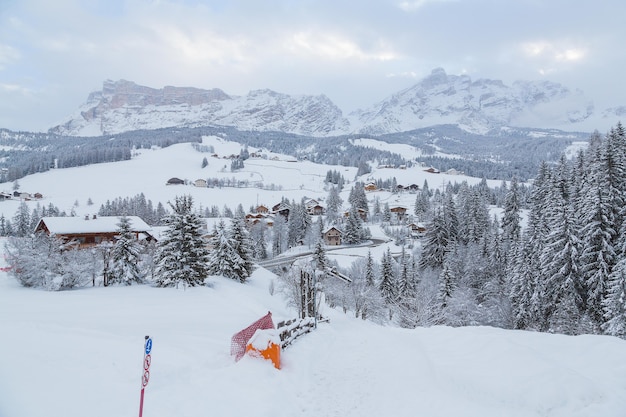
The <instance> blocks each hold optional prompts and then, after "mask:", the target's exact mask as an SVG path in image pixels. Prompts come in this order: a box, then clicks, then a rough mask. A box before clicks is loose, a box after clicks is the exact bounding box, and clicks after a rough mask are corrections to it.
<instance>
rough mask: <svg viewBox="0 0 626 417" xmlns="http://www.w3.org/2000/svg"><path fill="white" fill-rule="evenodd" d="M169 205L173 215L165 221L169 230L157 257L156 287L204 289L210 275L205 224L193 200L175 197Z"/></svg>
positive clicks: (160, 245)
mask: <svg viewBox="0 0 626 417" xmlns="http://www.w3.org/2000/svg"><path fill="white" fill-rule="evenodd" d="M169 205H170V207H171V208H172V210H173V213H172V214H170V215H169V216H167V218H166V219H165V224H166V225H167V229H166V230H165V232H164V234H163V238H162V239H161V240H160V241H159V243H158V248H157V253H156V255H155V256H156V260H155V264H156V269H155V276H156V284H157V286H159V287H174V286H177V285H178V284H184V285H189V286H192V287H193V286H198V285H203V284H204V280H205V278H206V277H207V275H208V274H209V273H208V272H209V271H208V265H207V262H208V259H209V252H208V249H207V246H206V244H205V242H204V240H203V239H202V221H201V219H200V218H199V217H198V216H197V215H196V214H195V213H194V212H193V211H192V206H193V200H192V198H191V196H182V197H176V198H175V200H174V203H173V204H172V203H169Z"/></svg>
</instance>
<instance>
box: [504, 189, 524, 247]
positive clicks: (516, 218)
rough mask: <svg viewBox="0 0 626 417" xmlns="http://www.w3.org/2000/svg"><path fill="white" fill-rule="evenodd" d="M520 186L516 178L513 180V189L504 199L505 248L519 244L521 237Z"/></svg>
mask: <svg viewBox="0 0 626 417" xmlns="http://www.w3.org/2000/svg"><path fill="white" fill-rule="evenodd" d="M520 209H521V207H520V196H519V184H518V181H517V178H516V177H513V180H511V188H510V189H509V191H508V192H507V193H506V196H505V197H504V215H503V216H502V231H503V234H502V238H503V241H504V244H505V248H506V249H507V250H508V248H510V247H511V246H513V245H515V244H517V242H518V241H519V239H520V236H521V230H522V227H521V224H520V223H521V216H520V214H519V213H520Z"/></svg>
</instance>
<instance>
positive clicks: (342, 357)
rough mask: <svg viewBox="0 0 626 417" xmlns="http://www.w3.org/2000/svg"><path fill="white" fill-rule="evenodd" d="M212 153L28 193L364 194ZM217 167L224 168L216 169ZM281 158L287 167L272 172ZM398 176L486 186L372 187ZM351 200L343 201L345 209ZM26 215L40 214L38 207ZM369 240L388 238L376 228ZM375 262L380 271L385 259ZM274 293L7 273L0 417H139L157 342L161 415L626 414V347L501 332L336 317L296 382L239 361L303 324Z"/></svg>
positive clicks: (26, 185) (270, 197) (81, 201)
mask: <svg viewBox="0 0 626 417" xmlns="http://www.w3.org/2000/svg"><path fill="white" fill-rule="evenodd" d="M205 144H206V145H214V147H215V152H216V153H217V154H218V155H219V156H220V158H219V159H218V158H213V157H210V156H209V155H208V154H203V153H199V152H197V151H195V150H193V148H192V147H191V145H190V144H180V145H175V146H172V147H170V148H166V149H159V150H146V151H141V152H138V154H137V155H136V156H135V157H133V159H132V160H131V161H125V162H118V163H111V164H98V165H92V166H87V167H80V168H72V169H65V170H53V171H50V172H47V173H42V174H36V175H32V176H28V177H25V178H23V179H21V180H20V185H21V188H20V190H21V191H27V192H35V191H38V192H41V193H43V194H44V199H43V200H41V201H39V204H42V205H43V204H45V205H48V204H49V203H53V204H54V205H56V206H58V207H60V208H61V209H64V210H68V212H69V210H70V209H72V208H73V209H74V210H75V211H76V212H77V215H78V216H82V215H84V214H91V213H95V212H97V209H98V208H99V206H100V204H103V203H104V202H106V200H107V199H111V200H112V199H115V198H117V197H132V196H134V195H135V194H137V193H140V192H144V193H145V195H146V198H148V199H151V200H152V201H153V202H154V204H155V206H156V204H157V202H159V201H160V202H163V203H165V202H167V201H168V200H173V197H174V196H176V195H182V194H191V195H192V196H193V197H194V201H195V203H196V205H202V206H204V207H206V206H208V205H211V204H216V205H218V206H220V207H223V205H225V204H226V205H229V206H230V207H231V208H233V209H234V208H235V206H236V205H237V204H238V203H242V204H243V206H244V208H246V209H247V208H248V207H249V206H250V205H254V204H256V203H257V202H258V203H259V204H265V205H272V204H274V203H277V202H279V201H280V198H281V196H286V197H288V198H289V199H295V200H296V201H299V200H300V198H302V197H303V196H307V197H310V198H320V199H321V200H323V198H324V197H325V196H326V195H327V191H326V190H324V184H323V180H324V177H325V174H326V172H327V171H328V170H330V169H337V170H340V172H342V174H343V175H344V176H345V177H346V179H348V180H350V181H352V180H353V179H354V174H355V172H356V168H346V167H340V166H337V167H331V166H321V165H315V164H312V163H310V162H290V161H292V160H293V158H290V157H286V156H282V155H272V154H269V153H268V155H267V156H268V159H267V160H266V159H251V160H249V161H246V163H245V169H244V171H243V172H240V173H230V172H228V170H227V171H226V172H221V170H222V167H223V166H224V165H228V166H230V161H229V160H224V159H221V156H222V155H228V154H230V153H238V152H239V150H240V146H239V145H237V144H233V143H229V142H225V141H223V140H220V139H218V138H206V139H205ZM250 151H251V152H252V151H253V149H250ZM204 156H208V159H209V166H208V167H207V168H205V169H201V168H200V166H201V160H202V158H203V157H204ZM274 156H276V157H277V159H278V160H271V158H272V157H274ZM174 176H176V177H179V178H183V179H188V180H190V181H193V180H195V179H197V178H206V177H213V176H224V177H228V178H230V177H236V178H240V179H251V180H255V179H259V180H261V181H263V182H265V183H275V184H280V185H281V186H282V187H283V189H282V190H261V189H258V188H253V187H250V188H241V189H239V188H223V189H209V188H198V187H193V186H191V185H181V186H166V185H165V182H166V181H167V180H168V179H169V178H170V177H174ZM392 176H396V178H397V179H398V183H401V184H402V183H416V184H419V185H420V186H421V185H422V183H423V181H424V179H427V180H428V182H429V185H430V187H431V188H436V187H441V186H444V185H445V183H446V182H447V181H462V180H467V181H468V182H469V183H477V182H478V181H480V180H479V179H475V178H468V177H463V176H451V175H450V176H446V175H445V174H430V173H426V172H424V171H423V170H422V169H421V168H413V169H407V170H392V169H374V170H373V172H372V173H371V174H368V177H369V178H383V179H386V178H390V177H392ZM365 179H366V178H362V180H365ZM492 185H499V181H498V182H496V183H495V184H492ZM7 186H8V187H10V185H7ZM350 187H351V184H347V185H346V187H345V189H344V192H343V194H342V197H343V198H344V201H346V200H347V195H348V193H349V190H350ZM7 191H8V190H7ZM373 196H378V197H379V198H380V199H381V203H384V202H388V203H389V204H390V205H394V204H398V205H405V206H407V207H412V204H413V202H414V199H415V195H414V194H406V195H403V194H390V193H387V192H375V193H368V197H369V198H370V199H372V198H373ZM89 198H91V199H92V200H93V202H94V204H93V205H91V206H89V205H87V204H86V201H87V200H88V199H89ZM75 202H78V205H76V204H75ZM27 204H28V205H29V208H30V209H31V210H32V208H34V207H35V205H36V204H37V202H36V201H29V202H27ZM18 205H19V202H18V201H5V202H0V213H2V214H4V215H5V216H6V217H7V218H12V216H13V215H14V213H15V210H16V209H17V207H18ZM370 230H371V231H372V235H373V236H380V235H382V232H381V230H380V228H379V227H378V226H376V225H374V226H371V227H370ZM388 245H391V243H388ZM3 248H4V241H2V240H0V251H2V250H3ZM368 250H369V249H368V248H367V247H359V248H346V247H344V248H342V249H341V250H340V251H337V252H332V253H331V252H329V257H332V259H335V260H338V262H340V264H341V265H342V266H348V265H349V264H350V263H351V262H352V261H353V260H354V259H356V257H358V256H365V255H366V254H367V251H368ZM371 250H372V255H373V256H374V257H375V259H380V257H381V256H382V253H383V252H384V251H385V250H386V246H385V245H380V246H377V247H375V248H372V249H371ZM398 250H399V248H397V247H392V252H394V251H398ZM2 263H3V258H2V257H1V256H0V264H2ZM0 266H4V265H0ZM275 280H276V277H275V276H274V275H273V274H272V273H270V272H269V271H267V270H265V269H262V268H259V269H257V270H256V271H255V272H254V274H253V275H252V277H251V279H250V280H249V282H247V283H246V284H239V283H236V282H234V281H231V280H228V279H225V278H223V277H211V278H209V279H208V282H209V283H210V286H209V287H202V288H187V289H182V288H180V289H173V288H154V287H151V286H148V285H136V286H131V287H108V288H103V287H95V288H91V287H89V288H83V289H78V290H73V291H64V292H47V291H44V290H39V289H28V288H23V287H20V286H19V285H18V283H17V282H16V281H15V280H13V279H12V278H10V277H9V276H8V275H7V273H6V272H1V271H0V417H40V416H41V417H48V416H50V417H56V416H59V417H78V416H80V417H82V416H85V415H89V416H91V417H112V416H116V417H122V416H136V415H138V411H139V398H140V390H141V376H142V370H143V366H142V365H143V344H144V336H145V335H150V336H151V337H152V339H153V342H154V343H153V349H152V352H151V356H152V363H151V367H150V380H149V383H148V385H147V387H146V389H145V403H144V414H143V415H144V416H146V417H171V416H181V417H182V416H190V417H193V416H206V415H217V416H268V417H270V416H271V417H293V416H302V417H305V416H312V417H325V416H342V417H349V416H355V417H356V416H358V417H370V416H371V417H380V416H394V417H402V416H428V417H437V416H442V417H450V416H454V417H456V416H477V417H490V416H494V417H501V416H524V417H527V416H528V417H535V416H537V417H539V416H550V417H558V416H563V417H598V416H602V417H623V416H624V415H626V361H625V360H624V358H626V341H624V340H621V339H618V338H614V337H609V336H576V337H570V336H562V335H552V334H540V333H533V332H523V331H511V330H501V329H494V328H489V327H468V328H449V327H432V328H419V329H413V330H409V329H400V328H394V327H384V326H380V325H377V324H373V323H370V322H365V321H363V320H360V319H354V318H353V317H352V316H351V314H350V313H348V314H344V313H343V312H342V311H339V310H333V309H331V308H328V307H326V308H325V309H324V314H325V316H327V317H328V318H329V319H330V321H329V322H324V323H319V326H318V329H317V330H315V331H314V332H312V333H311V334H308V335H305V336H303V337H301V338H299V339H297V340H296V341H295V342H294V343H293V344H292V345H291V346H290V347H288V348H287V349H285V350H284V351H283V352H282V369H281V370H277V369H275V368H274V367H273V366H272V365H271V363H270V362H268V361H264V360H261V359H258V358H250V357H244V358H243V359H242V360H241V361H239V362H235V361H234V359H233V358H232V357H231V356H230V338H231V336H232V335H233V334H234V333H236V332H238V331H239V330H241V329H243V328H245V327H247V326H248V325H249V324H251V323H252V322H254V321H255V320H257V319H259V318H260V317H262V316H263V315H265V314H266V313H267V312H268V311H271V312H272V314H273V319H274V323H277V322H279V321H281V320H284V319H291V318H295V317H296V315H297V313H296V311H294V309H293V308H291V307H289V306H288V303H287V302H286V301H285V299H284V298H283V297H282V295H281V294H280V293H279V292H275V293H274V295H271V294H270V290H269V289H270V287H272V285H271V283H272V281H275ZM276 286H277V285H276Z"/></svg>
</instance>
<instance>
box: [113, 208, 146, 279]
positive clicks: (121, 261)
mask: <svg viewBox="0 0 626 417" xmlns="http://www.w3.org/2000/svg"><path fill="white" fill-rule="evenodd" d="M117 226H118V239H117V241H116V242H115V245H114V246H113V250H112V252H111V265H110V270H109V274H110V275H109V277H110V278H109V282H110V283H111V284H124V285H131V284H133V283H141V282H142V280H143V274H142V272H141V271H140V270H139V263H140V257H141V256H140V254H141V247H140V245H139V243H138V242H137V240H136V239H135V238H134V236H133V232H132V229H131V224H130V219H129V218H128V217H126V216H122V217H120V220H119V223H118V224H117Z"/></svg>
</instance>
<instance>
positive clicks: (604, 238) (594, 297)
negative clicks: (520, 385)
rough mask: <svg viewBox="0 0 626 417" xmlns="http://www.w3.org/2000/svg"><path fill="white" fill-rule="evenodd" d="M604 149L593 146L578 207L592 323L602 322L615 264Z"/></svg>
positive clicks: (584, 274)
mask: <svg viewBox="0 0 626 417" xmlns="http://www.w3.org/2000/svg"><path fill="white" fill-rule="evenodd" d="M603 148H604V147H602V146H601V147H598V148H597V149H596V154H595V158H594V159H593V160H592V162H591V165H590V168H589V171H588V175H587V176H586V177H585V180H586V181H585V182H584V183H583V185H582V196H583V199H582V201H581V202H580V203H579V207H580V209H581V213H580V216H581V224H582V230H581V231H580V236H581V240H582V253H581V259H580V262H581V272H582V279H583V285H584V288H585V300H584V302H585V306H586V311H587V313H588V314H589V316H590V318H591V319H592V320H593V322H594V323H595V325H597V326H599V325H601V324H602V323H603V322H604V311H603V306H602V303H603V300H604V298H605V297H606V289H607V280H608V277H609V275H610V274H611V272H612V270H613V266H614V265H615V263H616V251H615V247H614V245H613V242H615V239H616V235H617V230H616V229H615V225H616V221H615V218H614V211H613V207H612V204H613V203H612V202H611V197H610V195H609V193H608V192H607V189H606V181H605V180H606V170H607V169H608V168H607V161H606V160H605V159H604V158H603Z"/></svg>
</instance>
